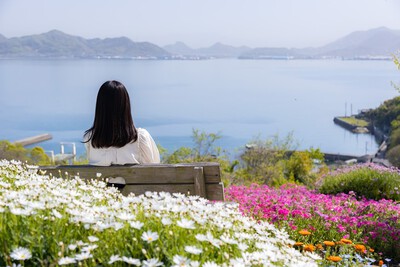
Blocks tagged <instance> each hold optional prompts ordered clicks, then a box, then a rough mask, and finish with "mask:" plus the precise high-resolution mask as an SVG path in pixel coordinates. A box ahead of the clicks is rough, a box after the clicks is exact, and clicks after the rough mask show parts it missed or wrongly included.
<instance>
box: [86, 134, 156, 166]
mask: <svg viewBox="0 0 400 267" xmlns="http://www.w3.org/2000/svg"><path fill="white" fill-rule="evenodd" d="M137 132H138V139H137V141H136V142H131V143H128V144H126V145H125V146H123V147H107V148H94V147H93V146H92V145H91V143H90V142H87V143H86V152H87V156H88V159H89V164H91V165H98V166H109V165H113V164H115V165H124V164H142V163H159V162H160V156H159V151H158V148H157V145H156V144H155V142H154V140H153V138H152V137H151V135H150V134H149V132H148V131H147V130H145V129H142V128H137Z"/></svg>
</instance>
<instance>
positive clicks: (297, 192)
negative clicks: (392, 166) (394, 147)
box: [226, 185, 400, 266]
mask: <svg viewBox="0 0 400 267" xmlns="http://www.w3.org/2000/svg"><path fill="white" fill-rule="evenodd" d="M226 193H227V198H228V200H231V201H235V202H237V203H240V210H241V211H242V212H243V213H244V214H246V215H248V216H251V217H253V218H255V219H258V220H260V221H267V222H270V223H272V224H274V225H275V226H277V227H278V228H279V229H286V230H287V232H288V233H289V235H290V237H291V238H292V239H293V240H295V241H297V242H296V244H295V247H297V248H298V249H299V250H300V251H314V252H316V253H319V255H320V256H321V257H322V258H324V261H325V262H326V263H328V262H332V263H333V262H336V263H335V264H341V265H343V266H354V264H356V262H359V263H360V264H362V266H364V265H368V264H376V265H382V264H384V263H386V264H387V263H389V262H392V263H393V262H394V261H396V262H399V261H400V203H398V202H395V201H392V200H385V199H382V200H379V201H376V200H368V199H365V198H361V199H358V198H357V197H356V195H355V194H353V193H349V194H338V195H324V194H319V193H317V192H315V191H311V190H307V189H306V188H305V187H302V186H296V185H284V186H282V187H280V188H270V187H268V186H260V185H253V186H250V187H245V186H232V187H230V188H228V189H227V192H226Z"/></svg>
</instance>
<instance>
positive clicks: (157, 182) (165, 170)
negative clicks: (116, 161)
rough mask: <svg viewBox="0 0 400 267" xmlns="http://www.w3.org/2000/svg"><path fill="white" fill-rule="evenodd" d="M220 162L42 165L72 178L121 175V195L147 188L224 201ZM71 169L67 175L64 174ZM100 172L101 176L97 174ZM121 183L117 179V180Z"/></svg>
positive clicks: (53, 171)
mask: <svg viewBox="0 0 400 267" xmlns="http://www.w3.org/2000/svg"><path fill="white" fill-rule="evenodd" d="M219 168H220V166H219V164H218V163H185V164H143V165H129V166H126V165H124V166H121V165H115V166H93V165H65V166H49V167H40V168H39V169H40V170H42V171H46V174H52V175H53V176H55V177H64V178H69V177H73V176H79V177H80V178H82V179H97V180H105V179H106V178H110V177H113V178H116V177H122V178H123V180H122V181H124V180H125V184H126V185H125V187H124V188H122V189H121V192H122V194H124V195H127V194H129V193H130V192H132V193H134V194H136V195H138V194H143V193H145V192H146V191H156V192H160V191H165V192H170V193H175V192H179V193H184V194H190V195H199V196H202V197H205V198H207V199H209V200H222V201H223V200H224V192H223V185H222V184H221V176H220V169H219ZM66 172H68V174H65V173H66ZM98 173H101V177H100V178H98V177H97V174H98ZM116 183H118V182H116Z"/></svg>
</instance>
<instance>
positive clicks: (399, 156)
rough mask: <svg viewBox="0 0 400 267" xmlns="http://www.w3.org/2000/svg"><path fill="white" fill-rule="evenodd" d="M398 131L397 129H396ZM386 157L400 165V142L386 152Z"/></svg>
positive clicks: (395, 164) (397, 165)
mask: <svg viewBox="0 0 400 267" xmlns="http://www.w3.org/2000/svg"><path fill="white" fill-rule="evenodd" d="M398 130H399V129H398ZM396 131H397V130H396ZM386 158H387V159H388V160H389V161H390V163H392V164H393V165H394V166H396V167H400V142H399V144H398V145H396V146H394V147H393V148H390V149H389V151H388V152H387V153H386Z"/></svg>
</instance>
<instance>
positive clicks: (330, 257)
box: [327, 256, 342, 262]
mask: <svg viewBox="0 0 400 267" xmlns="http://www.w3.org/2000/svg"><path fill="white" fill-rule="evenodd" d="M327 260H328V261H333V262H339V261H341V260H342V258H341V257H339V256H329V257H328V258H327Z"/></svg>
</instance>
